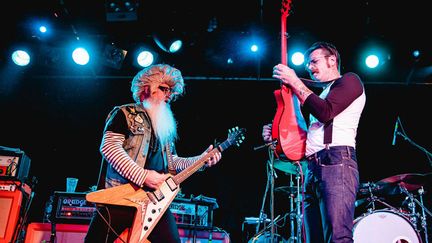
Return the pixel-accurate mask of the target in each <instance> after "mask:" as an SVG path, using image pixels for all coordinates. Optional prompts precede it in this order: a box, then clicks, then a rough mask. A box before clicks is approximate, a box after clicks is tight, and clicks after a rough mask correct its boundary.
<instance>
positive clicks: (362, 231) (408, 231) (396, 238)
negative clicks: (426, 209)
mask: <svg viewBox="0 0 432 243" xmlns="http://www.w3.org/2000/svg"><path fill="white" fill-rule="evenodd" d="M353 230H354V243H370V242H388V243H421V242H422V240H421V237H420V236H419V233H418V232H417V231H416V230H415V228H414V226H413V225H412V224H411V222H410V221H409V220H408V219H407V218H406V217H404V216H402V215H400V213H398V212H394V211H393V210H389V209H382V210H376V211H373V212H371V213H368V214H365V215H364V216H361V217H359V218H357V219H355V220H354V229H353Z"/></svg>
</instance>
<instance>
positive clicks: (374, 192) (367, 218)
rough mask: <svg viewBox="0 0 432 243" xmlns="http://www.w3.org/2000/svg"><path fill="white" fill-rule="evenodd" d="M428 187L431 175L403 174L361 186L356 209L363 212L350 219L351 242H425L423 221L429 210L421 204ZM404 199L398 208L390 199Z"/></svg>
mask: <svg viewBox="0 0 432 243" xmlns="http://www.w3.org/2000/svg"><path fill="white" fill-rule="evenodd" d="M430 185H432V173H430V174H416V173H407V174H399V175H395V176H391V177H388V178H385V179H382V180H380V181H378V182H367V183H361V184H360V187H359V193H358V195H359V197H360V199H358V200H357V201H356V207H360V206H362V205H366V213H363V214H362V215H360V216H359V217H357V218H356V219H355V220H354V228H353V231H354V242H355V243H366V242H409V243H428V242H429V236H428V225H427V218H428V217H429V218H430V217H432V214H431V211H430V210H428V209H427V207H426V206H425V204H424V195H425V189H424V187H425V186H430ZM395 196H402V197H404V198H405V199H404V200H402V202H400V203H398V205H396V206H395V205H394V203H391V202H388V201H389V200H390V198H391V197H395Z"/></svg>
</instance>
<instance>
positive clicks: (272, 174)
mask: <svg viewBox="0 0 432 243" xmlns="http://www.w3.org/2000/svg"><path fill="white" fill-rule="evenodd" d="M276 144H277V140H273V141H271V142H269V143H266V144H264V145H261V146H258V147H254V150H258V149H262V148H265V147H268V152H269V157H270V160H269V161H268V163H269V165H270V166H269V167H270V171H269V173H268V176H267V177H268V178H267V185H266V192H265V193H264V197H263V204H262V207H261V211H260V215H259V218H258V223H257V227H256V233H257V234H256V235H255V236H257V235H259V233H260V232H259V227H260V223H261V220H262V221H263V222H265V218H263V216H264V204H265V199H266V197H267V190H268V187H269V184H270V239H271V240H270V243H273V242H274V234H275V233H274V223H275V222H274V178H275V176H276V172H275V171H274V167H273V164H274V150H275V149H276ZM265 229H266V227H264V230H265Z"/></svg>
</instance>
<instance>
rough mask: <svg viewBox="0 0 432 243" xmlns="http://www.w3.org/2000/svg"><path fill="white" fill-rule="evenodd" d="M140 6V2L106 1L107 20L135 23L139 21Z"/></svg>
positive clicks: (131, 0)
mask: <svg viewBox="0 0 432 243" xmlns="http://www.w3.org/2000/svg"><path fill="white" fill-rule="evenodd" d="M138 6H139V4H138V0H106V1H105V12H106V20H107V21H108V22H119V21H135V20H137V19H138V15H137V12H138V11H137V9H138Z"/></svg>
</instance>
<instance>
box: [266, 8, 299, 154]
mask: <svg viewBox="0 0 432 243" xmlns="http://www.w3.org/2000/svg"><path fill="white" fill-rule="evenodd" d="M290 4H291V1H290V0H283V1H282V8H281V63H282V64H284V65H287V36H286V35H287V34H286V19H287V17H288V16H289V11H290V8H291V6H290ZM273 94H274V96H275V99H276V103H277V109H276V114H275V117H274V119H273V123H272V139H273V140H277V141H278V143H277V144H276V148H275V151H274V153H275V154H276V156H279V155H281V154H284V155H285V156H286V157H287V158H288V159H289V160H292V161H298V160H300V159H301V158H303V156H304V153H305V150H306V137H307V134H306V130H307V127H306V121H305V119H304V117H303V115H302V113H301V110H300V102H299V100H298V99H297V97H296V96H295V95H294V94H293V92H292V90H291V89H290V88H288V87H287V86H285V85H281V88H280V89H278V90H275V91H274V92H273Z"/></svg>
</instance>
